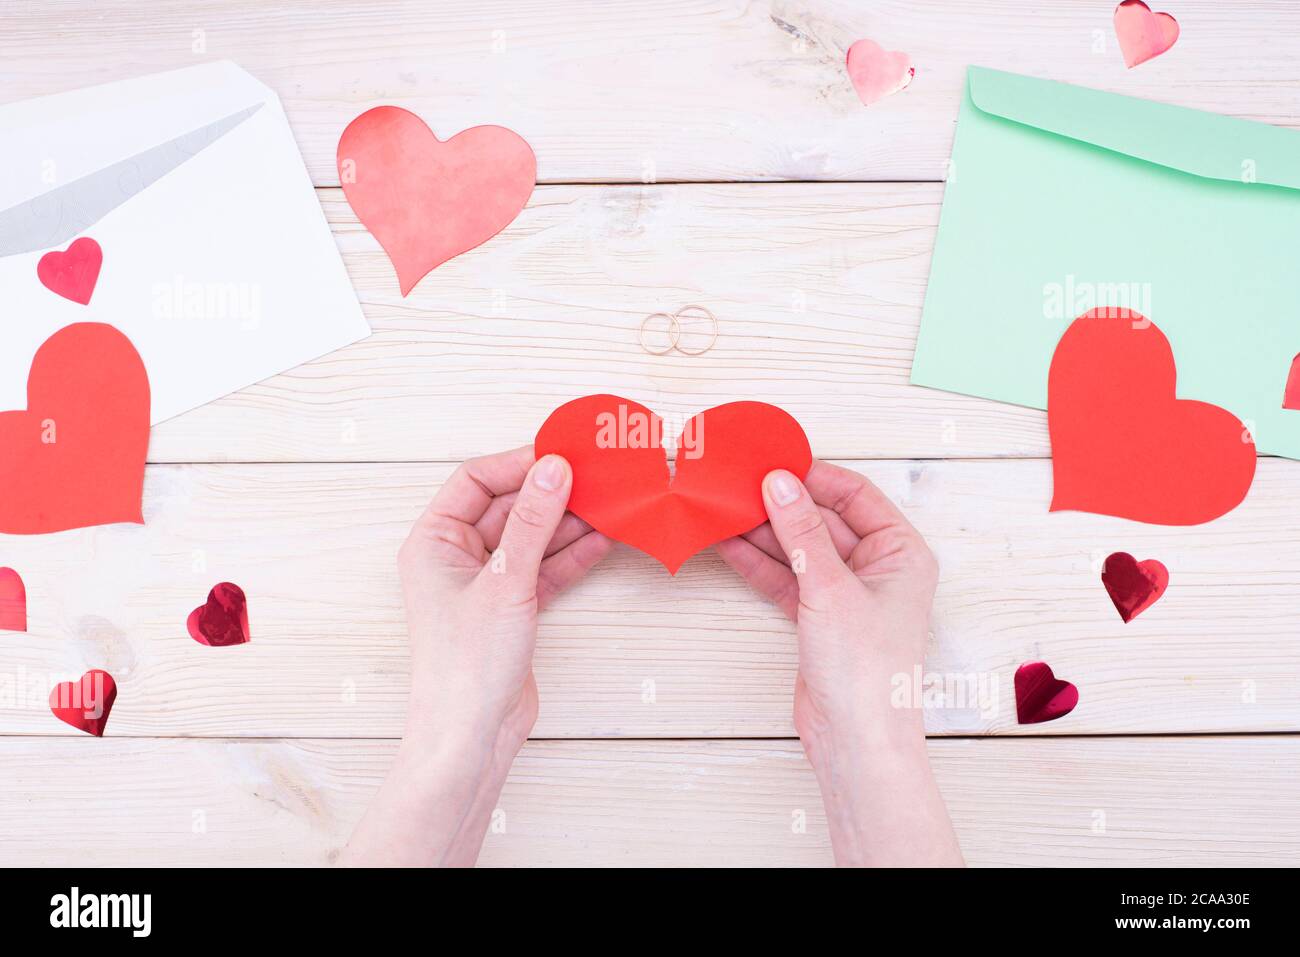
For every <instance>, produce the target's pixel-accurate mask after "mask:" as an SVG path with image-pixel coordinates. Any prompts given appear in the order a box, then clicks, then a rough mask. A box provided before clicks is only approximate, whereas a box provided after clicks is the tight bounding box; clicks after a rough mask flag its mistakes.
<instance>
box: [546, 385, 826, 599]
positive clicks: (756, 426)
mask: <svg viewBox="0 0 1300 957" xmlns="http://www.w3.org/2000/svg"><path fill="white" fill-rule="evenodd" d="M662 429H663V423H662V421H661V420H660V418H659V416H657V415H655V414H654V413H653V412H651V411H650V410H649V409H647V408H646V407H645V406H643V405H641V404H640V403H637V402H633V401H632V400H630V399H623V398H620V397H618V396H616V395H589V396H586V397H584V398H581V399H574V400H573V401H572V402H566V403H565V404H564V405H562V406H560V407H559V408H558V409H556V410H555V411H554V412H552V413H551V415H550V417H549V418H548V419H547V420H546V422H545V423H544V424H543V425H542V427H541V429H540V430H539V431H538V433H537V440H536V442H535V444H534V452H535V454H536V455H537V457H538V458H541V457H542V456H543V455H548V454H551V453H554V454H556V455H562V456H564V458H566V459H568V461H569V464H570V465H571V466H572V467H573V491H572V494H571V495H570V496H569V510H570V511H571V512H573V513H574V514H575V515H577V516H578V517H579V518H582V519H583V520H584V521H586V522H587V523H588V524H589V525H591V527H592V528H594V529H596V530H597V531H600V532H603V533H604V534H605V535H608V536H609V537H610V538H613V539H616V540H618V541H620V542H624V543H626V544H628V545H631V546H632V547H634V548H639V549H640V550H641V551H643V552H645V553H646V554H648V555H652V556H653V557H655V558H657V559H658V560H659V561H660V562H662V563H663V565H664V567H666V568H667V569H668V571H669V572H670V573H671V574H676V573H677V569H679V568H681V566H682V564H683V563H684V562H685V561H686V559H688V558H690V557H691V556H692V555H694V554H695V553H696V552H698V551H701V550H702V549H704V548H707V547H708V546H710V545H713V544H715V543H717V542H720V541H722V540H723V539H725V538H730V537H732V536H733V535H740V534H743V533H744V532H748V531H751V530H753V529H755V528H757V527H758V526H759V525H762V524H763V523H764V522H765V521H767V511H766V509H765V508H764V507H763V477H764V476H766V475H767V473H768V472H771V471H772V470H773V469H785V470H787V471H789V472H793V473H794V474H795V475H797V476H799V478H801V479H802V478H803V477H804V476H805V475H807V474H808V469H809V468H810V467H811V466H812V450H811V449H810V448H809V447H808V437H807V436H806V435H804V431H803V429H802V428H800V426H799V423H798V422H796V421H795V420H794V418H793V417H792V416H791V415H790V414H789V413H788V412H785V411H784V410H782V409H778V408H777V407H776V406H774V405H767V404H766V403H763V402H730V403H728V404H726V405H720V406H717V407H715V408H712V409H708V410H707V411H704V412H701V413H700V414H699V415H697V416H695V417H694V418H692V419H690V421H688V422H687V423H686V425H685V427H684V428H683V429H682V435H681V438H680V439H679V440H678V443H677V459H676V474H671V473H670V472H669V469H668V459H667V453H666V451H665V450H664V447H663V442H662Z"/></svg>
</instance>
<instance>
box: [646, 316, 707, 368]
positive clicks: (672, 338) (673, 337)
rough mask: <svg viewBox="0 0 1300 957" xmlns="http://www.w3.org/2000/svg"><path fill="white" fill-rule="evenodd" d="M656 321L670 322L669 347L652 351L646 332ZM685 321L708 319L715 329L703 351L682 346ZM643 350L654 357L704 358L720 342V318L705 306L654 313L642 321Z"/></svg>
mask: <svg viewBox="0 0 1300 957" xmlns="http://www.w3.org/2000/svg"><path fill="white" fill-rule="evenodd" d="M655 319H666V320H667V321H668V346H667V348H664V349H652V348H651V347H650V346H649V345H647V344H646V331H647V329H648V328H649V326H650V324H651V322H653V321H654V320H655ZM683 319H688V320H689V319H707V320H708V321H709V324H710V325H711V326H712V327H713V330H712V333H711V335H710V336H709V342H708V345H706V346H705V347H704V348H703V349H687V348H686V347H685V346H683V345H682V320H683ZM640 341H641V348H642V349H644V350H645V351H646V352H648V353H650V355H652V356H666V355H667V354H668V353H670V352H680V353H681V354H682V355H684V356H702V355H704V353H706V352H708V351H709V350H710V349H712V348H713V346H714V345H715V344H716V343H717V341H718V317H717V316H715V315H714V314H713V313H712V312H710V311H709V310H708V309H705V308H704V307H703V306H697V305H693V304H692V305H689V306H682V308H680V309H678V310H677V311H676V312H673V313H668V312H652V313H651V314H650V315H648V316H646V317H645V318H644V319H642V320H641V332H640Z"/></svg>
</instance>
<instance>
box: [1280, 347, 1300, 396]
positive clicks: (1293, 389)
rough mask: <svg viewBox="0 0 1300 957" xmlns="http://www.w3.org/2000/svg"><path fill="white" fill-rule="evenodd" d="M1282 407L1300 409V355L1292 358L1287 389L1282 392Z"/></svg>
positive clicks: (1287, 378)
mask: <svg viewBox="0 0 1300 957" xmlns="http://www.w3.org/2000/svg"><path fill="white" fill-rule="evenodd" d="M1282 408H1284V409H1300V355H1297V356H1296V357H1295V358H1294V359H1292V360H1291V372H1290V374H1288V375H1287V377H1286V391H1285V392H1284V393H1282Z"/></svg>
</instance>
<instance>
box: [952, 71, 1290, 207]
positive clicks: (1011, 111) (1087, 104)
mask: <svg viewBox="0 0 1300 957" xmlns="http://www.w3.org/2000/svg"><path fill="white" fill-rule="evenodd" d="M967 83H968V89H969V92H970V98H971V102H972V103H973V104H974V105H975V106H976V108H978V109H979V110H981V111H982V112H984V113H987V114H989V115H991V116H997V117H1001V118H1002V119H1005V120H1010V121H1012V122H1014V123H1019V124H1021V125H1023V126H1029V127H1033V128H1035V129H1039V130H1042V131H1044V132H1047V133H1053V134H1055V135H1057V136H1064V137H1067V138H1069V139H1072V140H1077V141H1079V142H1081V143H1087V144H1090V145H1092V146H1096V147H1099V148H1101V149H1105V150H1109V151H1111V152H1113V153H1122V154H1124V155H1126V156H1131V157H1134V158H1135V159H1140V160H1143V161H1145V162H1148V163H1154V164H1157V165H1159V166H1164V167H1167V168H1169V169H1174V170H1179V171H1181V172H1184V173H1190V174H1192V175H1194V176H1200V177H1204V178H1206V179H1214V180H1222V181H1224V182H1230V183H1241V184H1246V185H1248V184H1251V183H1257V184H1265V185H1269V186H1280V187H1284V188H1286V189H1300V133H1297V132H1295V131H1294V130H1288V129H1282V128H1281V127H1277V126H1269V125H1267V124H1264V123H1252V122H1250V121H1248V120H1239V119H1236V118H1235V117H1231V116H1221V115H1219V114H1217V113H1206V112H1203V111H1201V110H1191V109H1187V108H1186V107H1182V106H1171V105H1169V104H1167V103H1153V102H1151V101H1150V100H1140V99H1136V98H1134V97H1130V96H1122V95H1120V94H1118V93H1105V92H1103V91H1101V90H1090V89H1088V88H1087V87H1082V86H1073V85H1072V84H1069V83H1059V82H1057V81H1055V80H1039V79H1035V78H1033V77H1028V76H1020V75H1019V74H1016V73H1004V72H1002V71H1001V70H990V69H988V68H987V67H978V66H972V67H970V68H969V72H968V74H967Z"/></svg>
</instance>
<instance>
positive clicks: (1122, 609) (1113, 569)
mask: <svg viewBox="0 0 1300 957" xmlns="http://www.w3.org/2000/svg"><path fill="white" fill-rule="evenodd" d="M1101 583H1102V585H1104V586H1105V587H1106V594H1108V595H1110V600H1111V601H1112V602H1114V604H1115V610H1116V611H1118V612H1119V616H1120V618H1122V619H1124V622H1125V623H1126V624H1127V623H1128V622H1130V621H1132V620H1133V619H1134V618H1136V617H1137V616H1138V615H1140V614H1142V612H1144V611H1146V610H1147V609H1148V608H1150V607H1151V606H1152V605H1154V604H1155V603H1156V602H1157V601H1159V600H1160V596H1161V595H1163V594H1164V593H1165V589H1166V588H1168V587H1169V569H1167V568H1165V566H1164V565H1163V564H1162V563H1161V562H1158V561H1156V560H1155V559H1154V558H1148V559H1147V560H1146V561H1143V562H1140V561H1138V560H1137V559H1136V558H1134V557H1133V556H1132V555H1130V554H1129V553H1128V552H1116V553H1115V554H1113V555H1111V556H1110V557H1108V558H1107V559H1106V564H1104V565H1103V566H1102V568H1101Z"/></svg>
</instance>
